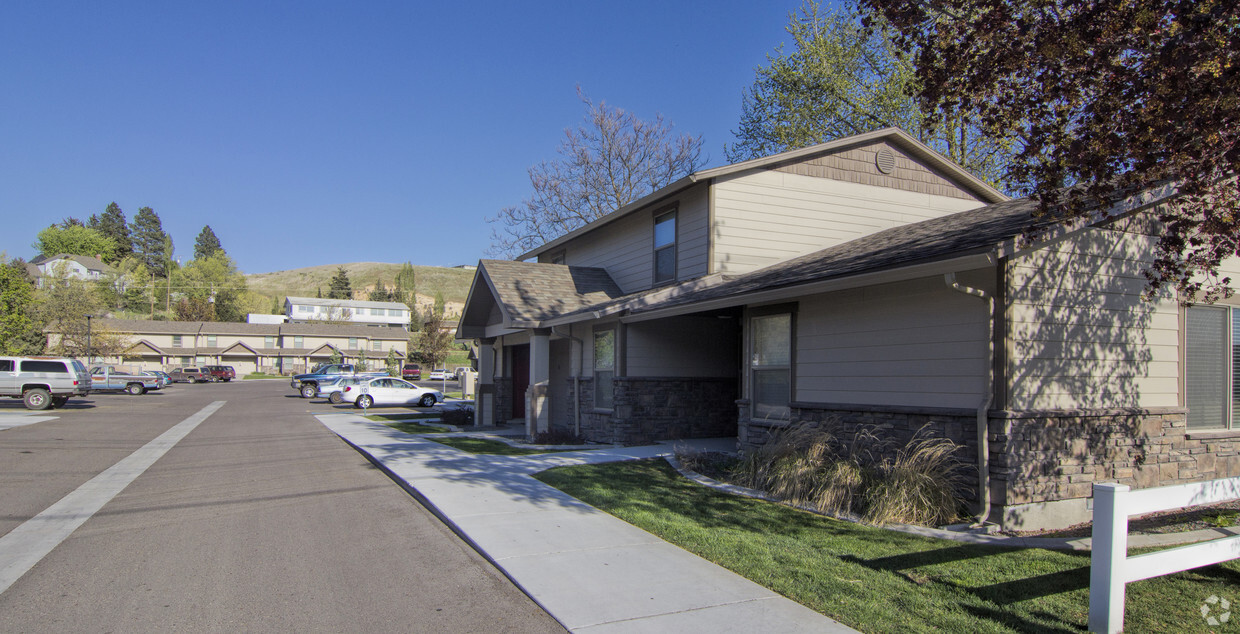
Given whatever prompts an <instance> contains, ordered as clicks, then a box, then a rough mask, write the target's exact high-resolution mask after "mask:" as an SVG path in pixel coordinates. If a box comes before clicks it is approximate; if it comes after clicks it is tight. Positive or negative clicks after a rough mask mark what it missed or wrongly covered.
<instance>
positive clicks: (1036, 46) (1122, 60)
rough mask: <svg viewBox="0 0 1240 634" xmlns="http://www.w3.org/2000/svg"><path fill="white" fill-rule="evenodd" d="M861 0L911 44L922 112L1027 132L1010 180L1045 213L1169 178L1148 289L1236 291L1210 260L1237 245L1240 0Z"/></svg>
mask: <svg viewBox="0 0 1240 634" xmlns="http://www.w3.org/2000/svg"><path fill="white" fill-rule="evenodd" d="M860 1H861V3H862V5H863V6H866V7H868V8H870V9H872V10H873V11H874V12H875V17H874V18H871V19H870V24H872V25H878V20H879V19H882V20H884V21H885V24H888V25H890V27H891V28H892V30H893V32H894V33H895V41H896V43H897V45H899V46H900V47H901V48H902V49H903V50H907V51H915V53H916V82H917V83H916V85H917V86H918V88H919V92H918V95H917V96H918V102H919V104H920V105H921V108H922V110H923V111H925V112H928V113H932V114H933V115H934V116H935V117H939V118H941V117H943V116H944V113H948V112H963V113H967V114H968V115H969V116H970V117H971V118H972V119H971V120H972V121H975V122H976V124H977V125H978V126H979V127H980V128H981V129H983V130H986V131H988V132H990V133H992V134H994V133H999V132H1001V131H1002V132H1008V133H1013V134H1016V135H1018V136H1019V137H1021V138H1022V139H1023V145H1022V147H1021V149H1020V152H1019V153H1018V154H1016V156H1015V158H1014V160H1013V163H1012V166H1011V169H1010V171H1009V180H1010V181H1013V182H1017V183H1026V184H1027V185H1026V186H1024V187H1023V188H1022V193H1029V194H1032V195H1034V196H1036V197H1037V198H1038V200H1039V201H1040V204H1041V206H1042V211H1043V213H1055V214H1057V215H1061V216H1069V217H1071V216H1082V215H1085V214H1090V213H1092V212H1093V210H1094V209H1095V208H1096V206H1097V204H1098V201H1102V202H1103V203H1107V202H1111V201H1119V200H1122V198H1123V197H1125V196H1127V195H1130V194H1132V193H1134V192H1136V191H1140V190H1142V189H1145V188H1147V187H1149V186H1151V185H1153V184H1158V183H1174V184H1175V185H1176V193H1177V198H1176V199H1175V200H1173V201H1172V202H1171V203H1170V204H1168V205H1166V206H1164V207H1163V208H1160V211H1159V212H1158V213H1159V219H1160V220H1161V224H1162V227H1161V228H1160V232H1159V242H1158V245H1157V247H1156V248H1155V253H1154V254H1153V263H1152V265H1151V266H1150V267H1149V268H1148V269H1147V270H1146V271H1145V276H1146V280H1147V288H1146V291H1147V294H1148V295H1151V296H1152V295H1154V294H1156V293H1157V292H1158V291H1159V289H1161V288H1163V287H1172V288H1175V289H1176V290H1178V291H1179V293H1180V297H1181V298H1182V299H1184V300H1186V301H1193V300H1196V301H1212V300H1213V299H1217V298H1219V297H1223V296H1228V295H1230V294H1231V293H1232V291H1231V289H1230V286H1229V285H1230V282H1231V280H1230V279H1229V278H1227V277H1222V276H1221V275H1220V273H1219V270H1218V269H1219V265H1220V263H1221V262H1222V260H1223V259H1225V258H1228V257H1235V256H1240V188H1238V186H1237V180H1236V175H1237V174H1240V151H1237V127H1236V122H1237V121H1238V120H1240V45H1238V44H1237V42H1240V3H1237V2H1235V1H1234V0H1129V1H1126V2H1117V1H1110V2H1063V1H1051V2H1033V3H1026V2H1020V3H1014V2H1009V1H1007V0H941V1H938V2H932V3H926V2H922V1H921V0H860ZM1074 184H1075V185H1077V186H1076V187H1072V188H1070V189H1064V187H1065V186H1067V185H1074Z"/></svg>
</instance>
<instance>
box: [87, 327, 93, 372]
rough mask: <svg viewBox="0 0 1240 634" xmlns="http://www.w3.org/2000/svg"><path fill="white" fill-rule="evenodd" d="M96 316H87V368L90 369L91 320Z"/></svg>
mask: <svg viewBox="0 0 1240 634" xmlns="http://www.w3.org/2000/svg"><path fill="white" fill-rule="evenodd" d="M91 317H94V315H87V316H86V367H90V359H91V354H90V318H91Z"/></svg>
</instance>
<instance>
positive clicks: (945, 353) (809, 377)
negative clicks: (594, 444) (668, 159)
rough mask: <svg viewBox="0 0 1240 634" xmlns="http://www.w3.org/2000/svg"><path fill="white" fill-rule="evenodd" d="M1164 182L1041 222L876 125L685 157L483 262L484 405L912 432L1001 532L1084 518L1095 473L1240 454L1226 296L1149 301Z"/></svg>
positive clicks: (1121, 477)
mask: <svg viewBox="0 0 1240 634" xmlns="http://www.w3.org/2000/svg"><path fill="white" fill-rule="evenodd" d="M1173 195H1174V190H1173V189H1168V188H1163V189H1155V190H1151V191H1149V192H1144V193H1142V194H1140V195H1135V196H1133V197H1131V198H1128V199H1124V200H1118V201H1111V202H1108V203H1106V204H1103V205H1099V206H1098V207H1097V208H1096V209H1095V210H1094V214H1093V216H1091V217H1089V218H1087V219H1084V220H1075V221H1058V220H1056V219H1055V218H1054V214H1053V213H1052V214H1051V215H1049V216H1037V215H1036V213H1035V212H1036V211H1037V205H1036V203H1035V202H1033V201H1030V200H1007V199H1006V197H1004V196H1003V195H1002V194H1001V193H999V192H997V191H996V190H994V189H993V188H991V187H989V186H987V185H986V184H985V183H983V182H981V181H979V180H978V179H976V178H974V177H972V176H970V175H969V174H968V173H966V172H965V171H964V170H962V169H960V168H959V167H957V166H955V165H954V164H952V163H951V162H950V161H948V160H947V159H946V158H944V157H942V156H940V155H938V154H936V153H935V152H933V151H932V150H930V149H929V148H927V147H926V146H924V145H922V144H921V143H919V142H918V141H916V140H915V139H913V138H912V137H910V136H909V135H907V134H905V133H903V132H901V131H899V130H894V129H888V130H881V131H877V132H872V133H867V134H863V135H858V136H855V137H850V138H846V139H841V140H838V141H833V142H830V143H825V144H821V145H817V146H813V147H809V148H804V149H801V150H796V151H792V152H786V153H783V154H779V155H775V156H771V157H767V158H763V159H758V160H753V161H747V162H744V163H738V164H734V165H728V166H725V167H720V168H715V169H709V170H703V171H701V172H698V173H695V174H692V175H690V176H688V177H686V178H683V179H681V180H680V181H677V182H675V183H673V184H671V185H668V186H666V187H664V188H663V189H661V190H659V191H656V192H654V193H652V194H650V195H649V196H646V197H645V198H643V199H641V200H639V201H637V202H635V203H633V204H631V205H629V206H627V207H625V208H623V209H619V210H616V211H615V212H613V213H611V214H609V215H607V216H605V217H603V218H600V219H599V220H596V221H594V222H593V223H591V224H589V225H587V226H585V227H582V228H581V229H578V230H577V231H574V232H572V233H569V234H567V235H565V236H562V237H560V238H558V239H555V240H552V241H551V242H548V243H547V244H545V245H543V246H541V247H539V248H537V249H534V250H532V251H530V252H528V253H526V254H524V255H523V256H522V257H521V258H520V260H531V261H495V260H484V261H482V262H480V264H479V266H478V270H477V273H476V275H475V279H474V283H473V286H472V288H471V291H470V295H469V299H468V301H467V303H466V306H465V309H464V312H463V316H462V318H461V321H460V325H459V329H458V337H460V338H470V339H475V340H476V341H477V342H478V344H479V362H478V363H479V372H480V377H479V380H480V385H479V390H478V421H479V423H481V424H489V423H494V422H503V421H511V420H513V419H524V421H525V424H526V425H527V429H528V431H529V432H530V433H536V432H538V431H543V430H548V429H554V428H559V429H564V430H567V431H571V432H573V433H577V434H580V435H581V436H584V437H585V438H587V439H589V440H592V441H598V442H608V443H644V442H651V441H655V440H667V439H677V438H687V437H708V436H734V437H736V438H737V443H738V446H739V447H740V448H741V449H746V448H752V447H755V446H757V445H760V444H761V443H763V442H764V441H765V440H766V439H767V438H768V437H769V435H770V433H771V432H772V431H774V430H778V429H781V428H783V427H785V426H787V425H789V424H790V423H792V422H798V421H809V422H827V423H829V424H832V425H836V426H838V427H839V431H838V433H839V434H840V435H841V436H842V437H847V436H848V435H849V434H851V433H854V432H855V431H856V429H857V428H858V427H859V426H863V425H864V426H869V427H872V428H873V429H875V430H877V431H878V433H880V434H881V435H883V436H886V437H888V438H890V439H892V440H895V441H904V440H907V439H908V438H910V437H911V436H912V435H913V434H914V433H917V432H918V431H919V430H922V429H923V428H927V427H928V428H929V430H931V431H933V432H934V433H936V434H938V435H940V436H943V437H947V438H949V439H951V440H953V441H954V442H955V443H956V444H957V445H958V447H959V452H958V454H959V456H960V457H961V459H962V460H964V461H966V462H967V463H969V464H971V465H972V466H973V468H974V469H975V473H976V483H975V484H974V486H973V487H972V488H971V490H970V491H969V492H967V495H969V496H971V498H972V501H973V503H974V504H975V505H976V507H977V508H976V510H977V511H978V513H979V516H980V517H981V518H987V517H989V519H991V520H994V521H998V522H1000V523H1002V524H1003V525H1005V526H1007V527H1012V528H1036V527H1044V526H1056V525H1064V524H1069V523H1073V522H1078V521H1083V520H1085V519H1087V518H1088V511H1087V509H1088V502H1089V496H1090V494H1091V485H1092V483H1093V482H1095V481H1102V480H1109V481H1119V482H1124V483H1129V484H1133V485H1135V486H1138V487H1144V486H1157V485H1163V484H1174V483H1179V482H1187V481H1195V480H1202V479H1210V478H1215V477H1225V476H1234V475H1240V453H1238V452H1237V449H1238V448H1240V444H1238V443H1240V429H1236V430H1235V431H1233V429H1234V428H1237V427H1240V420H1237V419H1236V417H1235V412H1236V410H1237V409H1240V400H1237V399H1238V398H1240V395H1238V394H1237V391H1238V390H1240V384H1237V383H1236V382H1235V377H1236V376H1240V367H1238V364H1240V355H1236V356H1233V355H1234V352H1233V351H1240V347H1236V348H1233V346H1235V345H1237V343H1236V342H1237V341H1238V338H1240V302H1237V301H1235V300H1227V302H1229V303H1227V304H1226V305H1216V306H1192V307H1184V306H1182V305H1181V304H1180V301H1179V300H1180V299H1181V298H1178V297H1174V296H1172V295H1171V294H1170V293H1169V292H1164V293H1162V294H1160V295H1159V296H1158V297H1156V298H1154V299H1152V300H1149V301H1146V300H1143V299H1142V297H1141V293H1142V291H1143V290H1144V288H1145V280H1144V278H1143V276H1142V274H1141V271H1142V270H1143V269H1145V268H1146V267H1147V266H1148V265H1149V263H1150V259H1151V256H1152V253H1153V245H1154V244H1155V242H1156V240H1157V234H1158V228H1157V222H1156V220H1155V214H1154V212H1155V211H1156V210H1157V208H1158V206H1159V205H1161V204H1165V203H1166V202H1167V201H1168V199H1169V197H1170V196H1173ZM1031 227H1034V228H1035V230H1034V231H1032V232H1031V231H1030V228H1031ZM1226 269H1227V270H1226V271H1225V273H1230V274H1231V275H1233V276H1235V275H1238V274H1240V264H1238V263H1237V262H1235V261H1234V260H1233V261H1229V262H1228V263H1227V264H1226ZM1233 279H1240V278H1234V277H1233Z"/></svg>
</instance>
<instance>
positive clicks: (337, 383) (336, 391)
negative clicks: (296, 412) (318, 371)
mask: <svg viewBox="0 0 1240 634" xmlns="http://www.w3.org/2000/svg"><path fill="white" fill-rule="evenodd" d="M369 379H370V377H357V376H340V377H335V378H332V379H328V380H327V381H326V382H324V383H320V384H319V390H318V395H319V396H322V397H323V398H325V399H327V400H328V401H329V402H331V403H332V404H333V405H339V404H341V403H343V402H344V389H345V388H346V387H350V386H354V385H357V384H358V383H361V382H362V381H366V380H369Z"/></svg>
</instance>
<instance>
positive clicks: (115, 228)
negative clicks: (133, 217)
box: [86, 202, 133, 260]
mask: <svg viewBox="0 0 1240 634" xmlns="http://www.w3.org/2000/svg"><path fill="white" fill-rule="evenodd" d="M86 226H87V227H90V228H91V229H94V230H95V231H98V232H99V233H101V234H103V235H105V236H107V237H109V238H111V239H112V241H113V242H115V243H116V251H115V253H114V254H113V257H114V258H115V259H116V260H123V259H125V258H127V257H129V255H130V254H131V253H133V238H132V237H131V236H130V235H129V225H128V224H127V222H126V220H125V212H123V211H121V208H120V205H117V204H116V202H111V203H109V204H108V206H107V208H106V209H104V210H103V213H102V214H100V215H99V216H91V217H90V220H89V221H87V223H86Z"/></svg>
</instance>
